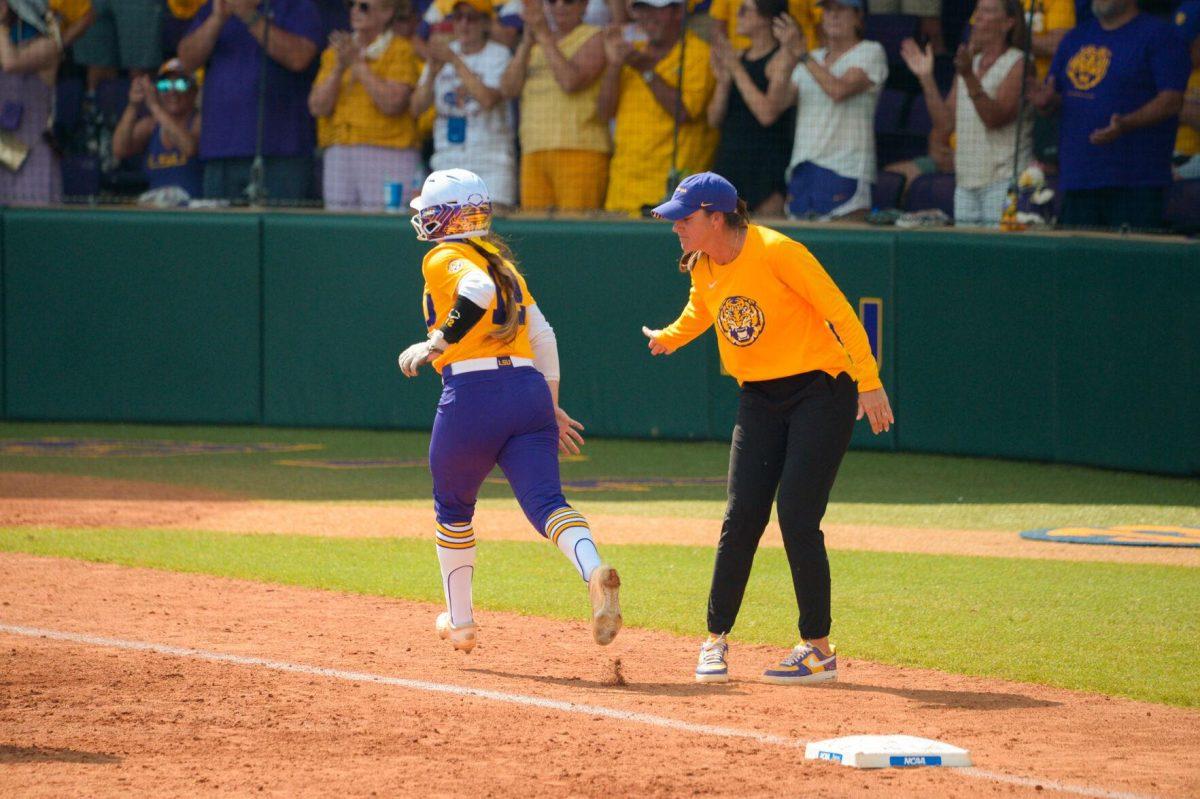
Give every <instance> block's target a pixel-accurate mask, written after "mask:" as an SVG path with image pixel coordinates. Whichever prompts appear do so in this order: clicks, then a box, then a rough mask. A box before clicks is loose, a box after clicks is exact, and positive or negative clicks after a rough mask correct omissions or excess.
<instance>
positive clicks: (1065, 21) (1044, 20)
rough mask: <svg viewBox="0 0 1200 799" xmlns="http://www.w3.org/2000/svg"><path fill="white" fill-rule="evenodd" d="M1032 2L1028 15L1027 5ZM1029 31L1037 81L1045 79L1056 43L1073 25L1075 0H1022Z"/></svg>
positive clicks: (1056, 47) (1056, 46)
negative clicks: (1031, 9) (1030, 11)
mask: <svg viewBox="0 0 1200 799" xmlns="http://www.w3.org/2000/svg"><path fill="white" fill-rule="evenodd" d="M1031 3H1032V4H1033V15H1032V18H1030V17H1029V6H1030V4H1031ZM1022 8H1024V10H1025V14H1026V21H1027V22H1029V23H1030V27H1029V32H1030V33H1032V34H1033V36H1032V37H1031V38H1032V43H1033V59H1034V64H1035V65H1036V66H1037V79H1038V81H1042V80H1045V78H1046V73H1047V72H1049V71H1050V59H1052V58H1054V51H1055V50H1057V49H1058V43H1059V42H1061V41H1062V39H1063V37H1064V36H1066V35H1067V31H1069V30H1071V28H1074V27H1075V0H1022Z"/></svg>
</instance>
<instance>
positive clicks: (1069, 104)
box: [1029, 0, 1191, 228]
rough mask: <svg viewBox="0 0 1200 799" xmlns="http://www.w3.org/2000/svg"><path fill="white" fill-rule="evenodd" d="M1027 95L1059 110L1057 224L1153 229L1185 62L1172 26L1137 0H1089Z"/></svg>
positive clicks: (1041, 106) (1166, 180)
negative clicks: (1083, 16) (1084, 16)
mask: <svg viewBox="0 0 1200 799" xmlns="http://www.w3.org/2000/svg"><path fill="white" fill-rule="evenodd" d="M1092 13H1093V14H1094V15H1095V19H1092V20H1089V21H1087V22H1084V23H1083V24H1081V25H1079V26H1078V27H1076V28H1074V29H1073V30H1071V31H1070V32H1068V33H1067V35H1066V36H1065V37H1064V38H1063V40H1062V42H1061V43H1060V44H1059V45H1058V50H1057V51H1055V53H1054V61H1053V63H1052V64H1051V65H1050V73H1049V75H1047V77H1046V81H1045V83H1043V84H1038V85H1033V86H1031V87H1030V90H1029V99H1030V100H1031V102H1032V103H1033V104H1034V106H1035V107H1036V108H1037V109H1038V110H1039V111H1040V112H1042V113H1052V112H1053V111H1054V110H1055V109H1061V113H1062V123H1061V127H1060V134H1059V156H1058V157H1059V169H1060V171H1061V181H1060V186H1061V187H1062V189H1063V190H1064V193H1063V213H1062V223H1063V224H1064V225H1066V226H1068V227H1092V226H1101V227H1121V226H1125V225H1128V226H1130V227H1134V228H1158V227H1161V226H1162V218H1163V200H1164V195H1165V190H1166V187H1167V186H1168V185H1170V183H1171V152H1172V145H1173V144H1174V141H1175V130H1176V128H1177V126H1178V117H1179V109H1180V108H1181V107H1182V106H1183V91H1184V87H1185V86H1186V85H1187V81H1188V73H1189V72H1190V71H1191V61H1190V60H1189V58H1188V53H1187V48H1186V47H1185V46H1184V45H1183V43H1182V41H1181V40H1180V39H1179V37H1178V36H1176V35H1174V32H1173V31H1172V28H1171V26H1170V25H1169V24H1168V23H1166V22H1164V21H1162V20H1160V19H1157V18H1156V17H1153V16H1151V15H1149V14H1143V13H1140V12H1139V11H1138V8H1137V2H1136V0H1092Z"/></svg>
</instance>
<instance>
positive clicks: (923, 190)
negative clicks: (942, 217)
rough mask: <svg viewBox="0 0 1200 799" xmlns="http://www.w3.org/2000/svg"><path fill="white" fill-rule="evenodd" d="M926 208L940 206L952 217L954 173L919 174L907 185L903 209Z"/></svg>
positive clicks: (916, 209) (922, 209)
mask: <svg viewBox="0 0 1200 799" xmlns="http://www.w3.org/2000/svg"><path fill="white" fill-rule="evenodd" d="M927 208H940V209H941V210H942V211H944V212H945V214H946V216H948V217H950V218H951V219H953V218H954V175H952V174H950V173H949V172H934V173H933V174H930V175H920V176H919V177H917V179H916V180H914V181H913V182H912V184H911V185H909V187H908V196H907V197H906V198H905V199H904V210H905V211H924V210H926V209H927Z"/></svg>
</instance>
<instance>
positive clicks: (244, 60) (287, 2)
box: [179, 0, 323, 201]
mask: <svg viewBox="0 0 1200 799" xmlns="http://www.w3.org/2000/svg"><path fill="white" fill-rule="evenodd" d="M265 5H266V4H264V3H261V2H259V0H211V2H209V3H208V4H207V5H205V6H204V7H203V8H202V9H200V12H199V13H198V14H197V15H196V18H195V19H194V20H193V22H192V27H191V29H190V30H189V31H188V33H187V35H186V36H185V37H184V38H183V40H182V41H180V43H179V58H180V60H181V61H183V63H184V65H185V66H186V67H187V68H188V69H192V70H195V69H198V68H200V67H206V71H205V76H204V124H203V126H202V127H201V131H200V157H201V158H202V159H203V160H204V161H205V167H204V196H205V197H209V198H223V199H229V200H234V199H240V198H242V197H244V196H245V191H246V187H247V184H248V183H249V182H250V166H251V163H252V162H253V158H254V154H255V148H256V145H257V141H258V110H259V70H260V63H261V58H262V52H263V43H264V42H266V47H267V56H268V57H267V74H266V91H265V92H264V97H263V103H262V109H263V111H262V112H263V137H262V147H263V156H264V158H263V162H264V176H263V177H264V183H265V188H266V196H267V199H268V201H288V200H303V199H307V198H308V196H309V186H310V184H311V181H312V174H313V165H312V153H313V147H314V145H315V143H316V132H315V130H314V123H313V119H312V116H310V115H309V113H308V91H309V88H310V86H311V84H312V77H313V76H312V70H311V69H310V67H311V66H312V64H313V59H314V58H315V57H316V55H317V52H318V50H319V48H320V45H321V44H322V38H323V35H322V34H323V28H322V26H321V16H320V14H319V13H318V11H317V7H316V6H315V5H314V4H313V0H270V12H269V16H264V6H265Z"/></svg>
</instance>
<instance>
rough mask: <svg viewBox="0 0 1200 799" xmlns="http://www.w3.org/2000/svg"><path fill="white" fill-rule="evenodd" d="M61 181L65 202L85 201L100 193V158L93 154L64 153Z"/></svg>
mask: <svg viewBox="0 0 1200 799" xmlns="http://www.w3.org/2000/svg"><path fill="white" fill-rule="evenodd" d="M62 181H63V188H62V191H63V199H64V200H65V201H66V202H87V201H88V200H89V199H90V198H92V197H95V196H96V195H97V194H99V193H100V159H98V158H97V157H96V156H94V155H74V154H68V155H64V156H63V159H62Z"/></svg>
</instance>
